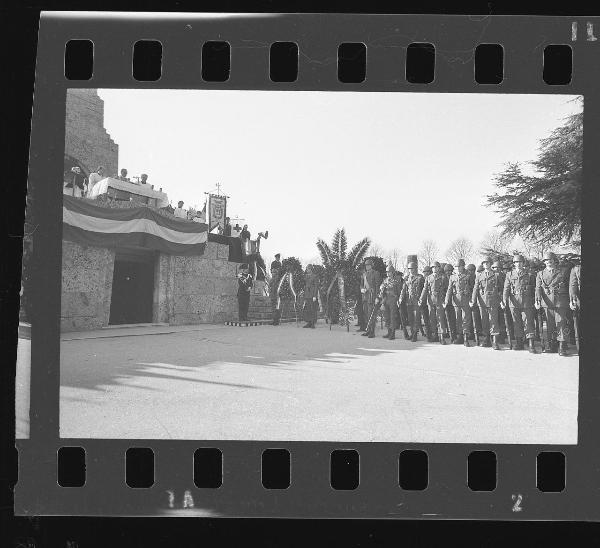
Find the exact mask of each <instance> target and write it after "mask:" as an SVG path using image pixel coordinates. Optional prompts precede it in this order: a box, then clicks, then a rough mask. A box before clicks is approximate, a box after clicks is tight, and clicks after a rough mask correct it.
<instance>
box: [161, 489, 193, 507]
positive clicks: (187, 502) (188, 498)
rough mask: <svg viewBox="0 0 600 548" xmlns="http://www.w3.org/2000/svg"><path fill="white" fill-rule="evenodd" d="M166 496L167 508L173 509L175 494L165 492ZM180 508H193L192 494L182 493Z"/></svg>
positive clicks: (188, 492)
mask: <svg viewBox="0 0 600 548" xmlns="http://www.w3.org/2000/svg"><path fill="white" fill-rule="evenodd" d="M167 495H169V508H175V492H174V491H167ZM181 507H182V508H193V507H194V498H193V497H192V493H191V492H190V491H185V493H183V501H182V503H181Z"/></svg>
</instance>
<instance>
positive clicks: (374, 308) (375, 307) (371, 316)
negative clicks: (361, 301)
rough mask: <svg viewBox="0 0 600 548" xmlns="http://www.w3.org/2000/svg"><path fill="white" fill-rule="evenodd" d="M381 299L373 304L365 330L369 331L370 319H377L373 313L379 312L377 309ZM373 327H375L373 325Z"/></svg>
mask: <svg viewBox="0 0 600 548" xmlns="http://www.w3.org/2000/svg"><path fill="white" fill-rule="evenodd" d="M382 302H383V300H381V301H379V302H375V304H374V305H373V310H371V315H370V316H369V321H368V322H367V332H368V331H369V326H370V325H371V321H373V320H374V321H377V320H376V319H375V314H377V312H379V309H380V308H381V304H382ZM373 329H375V328H374V327H373Z"/></svg>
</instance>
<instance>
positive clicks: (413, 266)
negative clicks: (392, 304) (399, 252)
mask: <svg viewBox="0 0 600 548" xmlns="http://www.w3.org/2000/svg"><path fill="white" fill-rule="evenodd" d="M417 269H418V267H417V263H415V262H411V263H408V276H407V277H406V280H404V285H403V286H402V292H401V293H400V302H401V304H403V305H404V306H405V307H406V314H407V321H406V323H407V324H408V325H410V340H411V341H412V342H416V341H417V333H418V332H419V328H420V327H421V307H420V306H419V298H420V297H421V292H422V291H423V285H424V284H425V278H423V276H421V274H419V272H418V270H417Z"/></svg>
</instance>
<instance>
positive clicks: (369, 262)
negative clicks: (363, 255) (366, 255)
mask: <svg viewBox="0 0 600 548" xmlns="http://www.w3.org/2000/svg"><path fill="white" fill-rule="evenodd" d="M367 264H370V265H371V266H373V259H367V260H366V261H365V265H367Z"/></svg>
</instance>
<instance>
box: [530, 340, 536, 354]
mask: <svg viewBox="0 0 600 548" xmlns="http://www.w3.org/2000/svg"><path fill="white" fill-rule="evenodd" d="M529 352H531V353H532V354H536V353H537V351H536V349H535V338H534V337H531V339H529Z"/></svg>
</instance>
